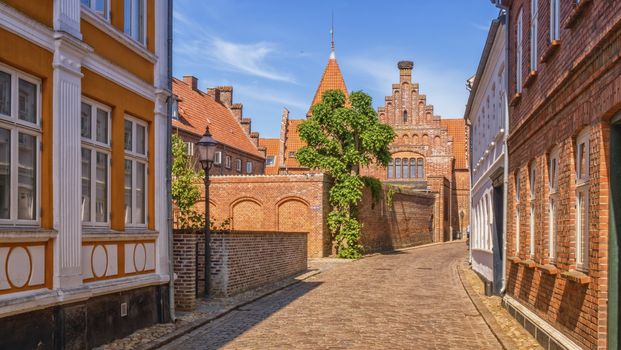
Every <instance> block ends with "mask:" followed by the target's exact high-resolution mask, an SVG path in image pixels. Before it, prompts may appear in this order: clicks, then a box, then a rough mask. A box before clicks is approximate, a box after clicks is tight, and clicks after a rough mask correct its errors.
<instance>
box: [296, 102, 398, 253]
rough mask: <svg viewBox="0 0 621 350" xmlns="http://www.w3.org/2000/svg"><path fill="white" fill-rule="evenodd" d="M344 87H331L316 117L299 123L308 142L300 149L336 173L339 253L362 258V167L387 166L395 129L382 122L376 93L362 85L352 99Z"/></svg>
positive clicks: (333, 226) (332, 225)
mask: <svg viewBox="0 0 621 350" xmlns="http://www.w3.org/2000/svg"><path fill="white" fill-rule="evenodd" d="M345 101H346V99H345V95H344V94H343V92H341V91H338V90H329V91H326V92H325V93H324V95H323V97H322V102H321V103H319V104H317V105H315V107H313V109H312V117H310V118H309V119H307V120H306V121H304V122H303V123H302V124H301V125H300V126H299V132H300V137H301V138H302V140H304V141H305V142H306V146H305V147H303V148H301V149H300V150H299V151H298V152H297V156H296V158H297V159H298V161H299V162H300V164H302V165H304V166H307V167H309V168H311V169H321V170H322V171H324V172H325V173H326V174H328V175H330V176H331V177H332V179H333V186H332V188H331V189H330V205H331V206H332V210H331V212H330V213H329V214H328V227H329V229H330V231H331V233H332V235H333V238H334V240H335V242H336V249H337V255H338V256H340V257H344V258H357V257H360V256H361V254H362V246H361V245H360V232H361V229H362V226H361V224H360V222H359V221H358V219H357V218H356V215H355V214H356V213H355V209H356V207H357V205H358V204H359V203H360V200H361V199H362V189H363V187H364V185H365V182H367V183H370V182H376V183H377V180H376V179H365V178H363V177H361V176H360V167H361V166H367V165H369V164H371V163H376V164H379V165H382V166H386V165H387V164H388V162H389V160H390V152H389V149H388V146H389V145H390V143H391V142H392V141H393V139H394V137H395V133H394V131H393V130H392V128H391V127H390V126H388V125H385V124H381V123H380V122H379V120H378V118H377V114H376V113H375V110H374V109H373V106H372V105H371V97H370V96H369V95H367V94H365V93H364V92H362V91H357V92H353V93H352V94H351V95H350V96H349V101H350V103H351V106H347V105H346V102H345Z"/></svg>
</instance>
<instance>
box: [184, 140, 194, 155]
mask: <svg viewBox="0 0 621 350" xmlns="http://www.w3.org/2000/svg"><path fill="white" fill-rule="evenodd" d="M185 154H186V155H188V156H190V157H192V156H193V155H194V142H186V143H185Z"/></svg>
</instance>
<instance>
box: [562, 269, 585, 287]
mask: <svg viewBox="0 0 621 350" xmlns="http://www.w3.org/2000/svg"><path fill="white" fill-rule="evenodd" d="M561 276H562V277H564V278H566V279H567V280H569V281H572V282H575V283H578V284H582V285H584V284H589V283H591V277H589V276H588V275H586V274H584V273H582V272H580V271H577V270H569V271H564V272H562V273H561Z"/></svg>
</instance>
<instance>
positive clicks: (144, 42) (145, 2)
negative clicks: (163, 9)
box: [123, 0, 148, 45]
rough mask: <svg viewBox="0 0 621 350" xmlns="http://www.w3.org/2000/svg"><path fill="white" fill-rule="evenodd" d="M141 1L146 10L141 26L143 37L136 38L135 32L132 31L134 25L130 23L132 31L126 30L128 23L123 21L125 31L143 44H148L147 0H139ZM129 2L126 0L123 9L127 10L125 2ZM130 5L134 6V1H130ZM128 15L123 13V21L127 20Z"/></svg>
mask: <svg viewBox="0 0 621 350" xmlns="http://www.w3.org/2000/svg"><path fill="white" fill-rule="evenodd" d="M139 1H140V2H142V8H143V10H144V13H143V14H142V23H141V27H142V38H135V37H134V35H133V33H131V28H132V27H133V26H132V25H131V23H130V25H129V28H130V32H127V31H125V26H126V23H123V27H124V28H123V32H124V33H125V34H126V35H127V36H128V37H130V38H131V39H132V40H134V41H136V42H138V43H140V44H142V45H146V44H147V11H148V9H147V1H146V0H139ZM126 3H128V0H125V1H124V4H123V10H124V11H125V10H126V8H125V4H126ZM129 4H130V7H131V6H132V4H133V2H131V1H129ZM126 17H127V16H126V15H125V14H124V15H123V22H125V19H126ZM129 18H130V19H131V18H132V16H131V15H130V16H129Z"/></svg>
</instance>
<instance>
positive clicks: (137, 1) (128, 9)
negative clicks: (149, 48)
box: [124, 0, 147, 45]
mask: <svg viewBox="0 0 621 350" xmlns="http://www.w3.org/2000/svg"><path fill="white" fill-rule="evenodd" d="M146 12H147V11H146V0H125V9H124V15H125V16H124V17H125V19H124V31H125V34H127V35H129V37H131V38H132V39H134V40H136V41H138V42H139V43H141V44H143V45H144V44H145V43H146V40H145V39H146V35H145V33H146V31H147V23H146V22H147V21H146Z"/></svg>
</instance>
